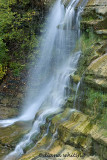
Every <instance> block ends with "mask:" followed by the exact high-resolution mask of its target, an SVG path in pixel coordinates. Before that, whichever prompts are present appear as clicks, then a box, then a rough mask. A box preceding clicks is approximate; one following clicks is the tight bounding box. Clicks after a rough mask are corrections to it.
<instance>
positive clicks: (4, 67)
mask: <svg viewBox="0 0 107 160" xmlns="http://www.w3.org/2000/svg"><path fill="white" fill-rule="evenodd" d="M48 6H49V2H48V4H47V1H45V0H41V1H39V0H32V1H30V0H0V80H1V79H2V78H3V76H4V75H6V72H7V71H8V70H12V71H13V73H14V75H15V76H17V75H19V73H20V71H21V70H22V69H23V68H24V66H25V63H26V62H27V61H28V60H29V59H31V56H30V54H29V52H30V53H31V52H32V50H33V49H34V47H35V48H36V47H37V46H38V35H39V34H40V32H41V28H42V26H43V21H44V16H45V14H46V10H47V8H48Z"/></svg>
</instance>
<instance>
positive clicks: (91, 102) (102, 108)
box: [86, 89, 107, 128]
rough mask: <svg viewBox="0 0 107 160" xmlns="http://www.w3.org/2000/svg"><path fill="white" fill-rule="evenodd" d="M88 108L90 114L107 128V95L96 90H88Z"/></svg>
mask: <svg viewBox="0 0 107 160" xmlns="http://www.w3.org/2000/svg"><path fill="white" fill-rule="evenodd" d="M87 93H88V94H87V98H86V106H87V108H88V110H89V112H90V113H89V114H90V115H91V116H93V117H94V121H97V122H98V123H99V124H100V125H101V127H104V128H107V126H106V125H105V122H106V116H107V108H106V105H107V93H102V92H101V91H96V90H94V89H88V90H87Z"/></svg>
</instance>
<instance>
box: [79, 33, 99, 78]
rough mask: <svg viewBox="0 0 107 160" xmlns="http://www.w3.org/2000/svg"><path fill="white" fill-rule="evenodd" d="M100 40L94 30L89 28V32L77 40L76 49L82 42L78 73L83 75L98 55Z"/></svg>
mask: <svg viewBox="0 0 107 160" xmlns="http://www.w3.org/2000/svg"><path fill="white" fill-rule="evenodd" d="M99 41H100V38H98V37H97V36H96V35H95V34H94V33H93V32H92V31H90V30H87V33H84V34H82V36H81V37H80V40H79V41H78V42H77V45H76V49H78V43H81V50H82V54H81V57H80V59H79V63H78V68H77V74H78V75H80V76H81V75H82V74H83V73H84V71H85V70H86V68H87V67H88V66H89V64H90V63H91V61H92V60H93V59H95V58H97V57H98V54H97V52H96V50H97V47H99V46H97V45H96V44H97V43H98V42H99Z"/></svg>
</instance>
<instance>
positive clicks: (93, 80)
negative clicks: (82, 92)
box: [85, 53, 107, 90]
mask: <svg viewBox="0 0 107 160" xmlns="http://www.w3.org/2000/svg"><path fill="white" fill-rule="evenodd" d="M85 82H86V83H89V84H92V85H93V87H95V86H96V87H97V88H98V87H99V88H103V89H105V90H106V89H107V53H106V54H104V55H103V56H101V57H99V58H97V59H96V60H94V61H93V62H92V63H91V64H90V65H89V67H88V69H87V71H86V74H85Z"/></svg>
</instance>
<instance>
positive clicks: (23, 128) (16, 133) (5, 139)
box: [0, 122, 30, 159]
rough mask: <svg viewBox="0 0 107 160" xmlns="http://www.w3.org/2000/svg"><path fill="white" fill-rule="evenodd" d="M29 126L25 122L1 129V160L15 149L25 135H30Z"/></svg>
mask: <svg viewBox="0 0 107 160" xmlns="http://www.w3.org/2000/svg"><path fill="white" fill-rule="evenodd" d="M29 129H30V123H29V125H28V124H27V123H26V122H25V123H24V122H18V123H16V124H14V125H12V126H9V127H6V128H0V159H3V157H4V156H5V155H7V154H9V152H11V151H13V150H14V149H15V146H16V144H17V143H18V142H19V141H20V140H21V138H22V137H23V135H24V134H26V133H28V131H29Z"/></svg>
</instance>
